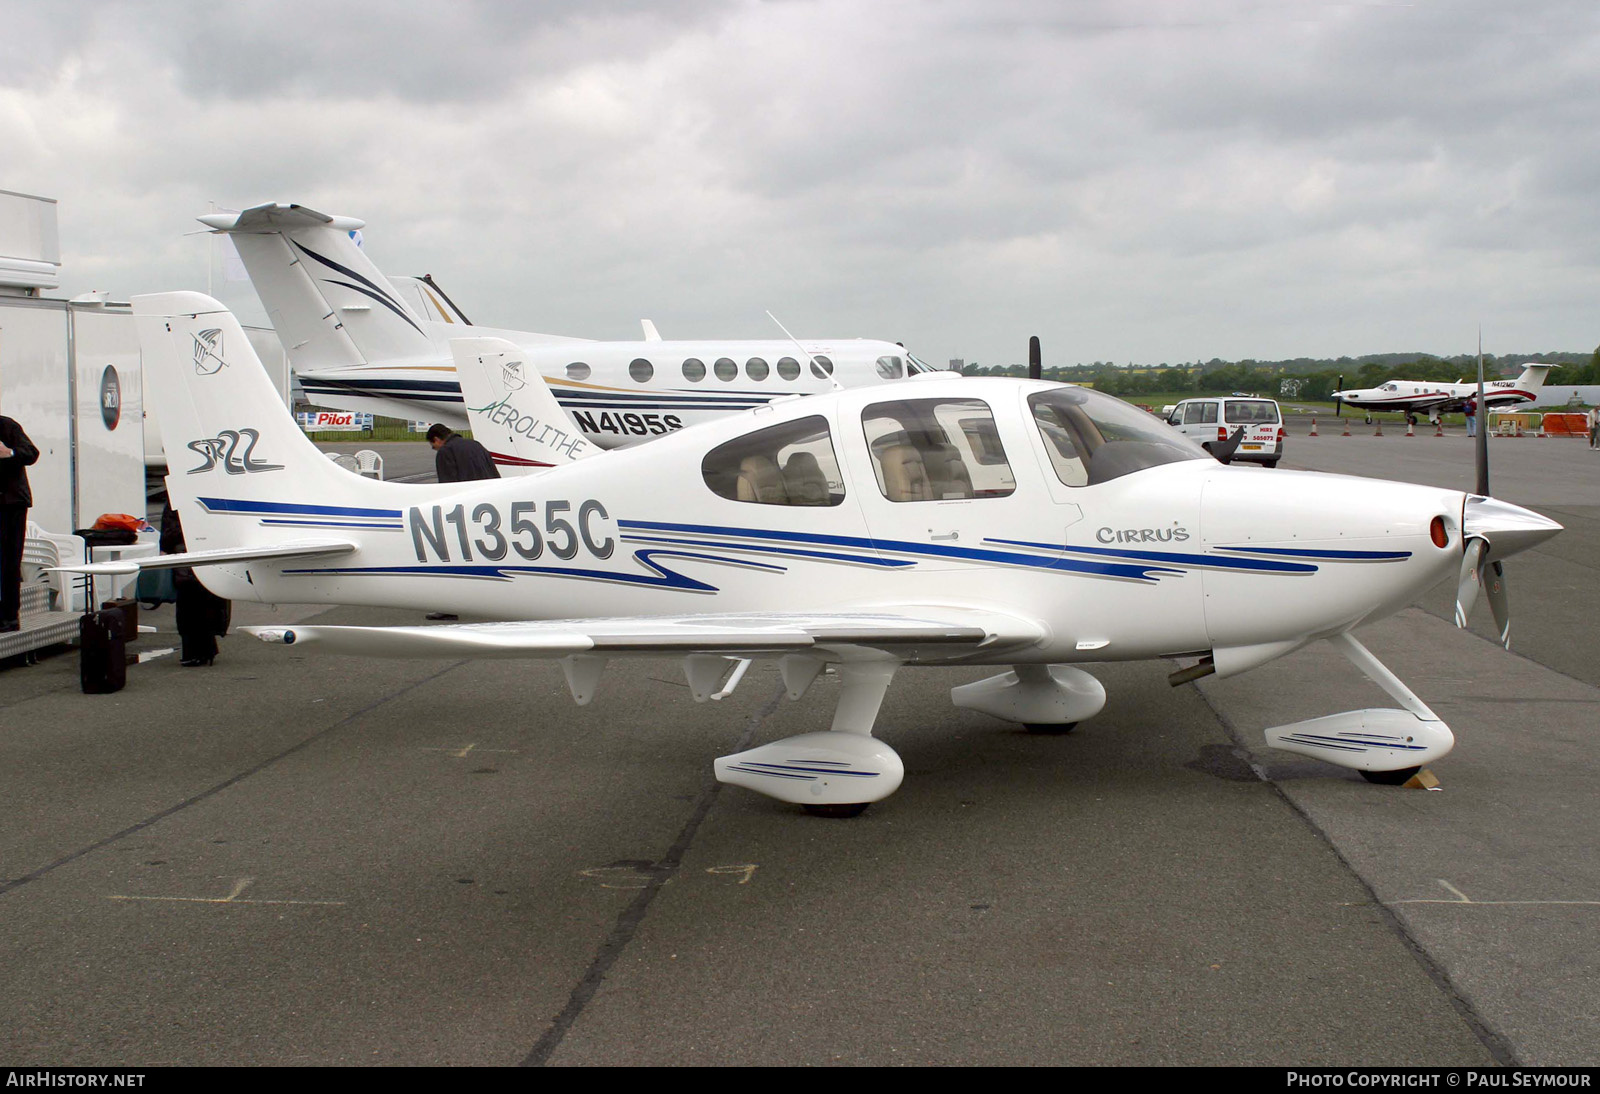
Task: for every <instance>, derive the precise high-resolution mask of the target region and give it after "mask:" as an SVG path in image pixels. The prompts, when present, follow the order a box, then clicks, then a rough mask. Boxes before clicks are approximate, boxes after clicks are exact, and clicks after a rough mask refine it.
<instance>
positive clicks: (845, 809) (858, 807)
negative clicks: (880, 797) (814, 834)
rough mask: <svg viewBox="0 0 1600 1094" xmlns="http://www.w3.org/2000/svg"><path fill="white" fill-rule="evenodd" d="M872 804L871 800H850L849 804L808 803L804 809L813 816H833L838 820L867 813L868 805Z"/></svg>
mask: <svg viewBox="0 0 1600 1094" xmlns="http://www.w3.org/2000/svg"><path fill="white" fill-rule="evenodd" d="M871 804H872V803H871V802H850V803H848V804H834V805H810V804H806V805H804V809H805V811H806V812H807V813H810V814H811V815H812V816H813V817H833V818H834V819H836V820H848V819H850V818H851V817H859V816H860V815H861V814H863V813H865V812H866V811H867V806H869V805H871Z"/></svg>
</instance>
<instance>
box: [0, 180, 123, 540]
mask: <svg viewBox="0 0 1600 1094" xmlns="http://www.w3.org/2000/svg"><path fill="white" fill-rule="evenodd" d="M57 246H58V245H57V242H56V222H55V202H54V201H53V200H51V199H49V198H38V197H30V196H28V195H25V194H11V193H6V192H3V191H0V414H5V415H6V416H7V417H9V418H15V419H16V420H17V421H18V422H19V423H20V424H21V425H22V428H23V429H24V430H25V431H26V432H27V434H28V436H29V438H31V439H32V441H33V443H34V444H35V445H37V446H38V448H39V462H38V463H37V464H35V465H34V466H33V467H30V468H29V469H28V481H29V483H30V484H31V485H32V487H33V509H32V511H31V512H30V513H29V514H28V516H29V519H30V520H32V521H34V522H35V523H37V524H40V525H42V526H43V527H45V528H46V529H48V530H50V531H52V532H71V531H72V530H73V529H75V528H86V527H88V526H89V525H91V524H93V523H94V520H95V518H96V517H98V516H99V515H100V514H101V513H134V514H136V515H142V514H143V512H144V393H143V380H142V376H141V372H140V368H139V340H138V338H137V337H136V335H135V334H134V328H133V314H132V312H131V311H130V309H129V308H128V306H127V305H126V304H108V303H104V302H101V301H98V300H95V301H89V300H77V301H75V300H58V299H50V298H48V297H44V296H42V295H40V293H41V291H42V290H44V289H47V288H54V287H55V286H56V284H57V283H58V281H57V278H58V276H59V270H60V255H59V251H58V250H57Z"/></svg>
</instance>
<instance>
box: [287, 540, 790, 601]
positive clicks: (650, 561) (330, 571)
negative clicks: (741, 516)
mask: <svg viewBox="0 0 1600 1094" xmlns="http://www.w3.org/2000/svg"><path fill="white" fill-rule="evenodd" d="M657 556H661V557H666V558H688V559H697V560H699V561H702V562H722V563H727V564H729V565H733V566H743V567H746V568H749V569H756V570H771V571H774V572H776V573H783V572H784V568H783V567H782V566H769V565H767V564H766V563H764V562H751V561H750V560H748V559H742V558H722V557H719V556H717V555H705V554H698V553H696V552H693V551H665V550H654V551H635V552H634V555H633V557H634V559H635V560H636V561H638V562H642V563H644V564H645V565H646V566H648V567H650V568H651V569H652V570H654V571H655V574H654V575H651V574H625V573H620V572H618V571H615V570H588V569H582V568H579V567H568V566H525V565H520V564H519V565H514V566H506V565H500V564H496V563H486V564H482V565H477V564H473V565H464V564H446V565H443V566H426V565H424V566H352V567H322V568H317V569H304V570H285V571H283V572H284V573H285V574H304V575H318V574H326V575H329V576H335V577H338V576H346V575H349V576H388V577H439V576H449V577H475V578H487V579H490V580H497V581H509V580H510V579H511V577H512V575H514V574H540V575H543V576H545V577H567V578H578V579H583V580H589V581H604V582H608V583H611V584H620V585H638V586H645V587H649V588H658V589H682V590H684V591H685V592H695V593H715V592H719V591H720V590H719V589H718V588H717V587H716V586H715V585H708V584H706V583H705V582H704V581H699V580H697V579H695V578H692V577H689V576H688V575H686V574H680V573H678V572H677V571H675V570H669V569H667V568H666V567H665V566H662V565H660V564H659V563H657V562H655V561H654V559H655V558H656V557H657Z"/></svg>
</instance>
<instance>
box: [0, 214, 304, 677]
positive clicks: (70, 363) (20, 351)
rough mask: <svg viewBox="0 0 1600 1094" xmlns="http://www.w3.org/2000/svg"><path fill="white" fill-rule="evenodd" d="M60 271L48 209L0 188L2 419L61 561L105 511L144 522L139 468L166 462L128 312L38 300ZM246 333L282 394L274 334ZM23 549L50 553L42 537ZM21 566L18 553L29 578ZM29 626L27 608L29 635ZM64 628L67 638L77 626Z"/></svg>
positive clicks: (102, 590)
mask: <svg viewBox="0 0 1600 1094" xmlns="http://www.w3.org/2000/svg"><path fill="white" fill-rule="evenodd" d="M60 271H61V254H60V244H59V242H58V235H57V225H56V202H55V200H54V199H52V198H44V197H35V196H33V195H30V194H18V193H13V192H10V191H5V190H0V414H4V415H6V416H7V417H9V418H14V419H16V420H17V422H18V423H20V424H21V426H22V428H23V429H24V431H26V432H27V434H28V437H29V439H31V440H32V441H33V443H34V444H35V445H36V446H38V449H39V462H38V463H36V464H34V465H33V466H32V467H30V468H28V481H29V484H30V486H31V487H32V489H33V507H32V509H30V510H29V513H28V519H29V520H30V521H31V522H32V523H33V524H36V525H38V526H39V528H40V529H41V530H42V531H43V532H44V533H47V534H48V536H49V538H50V541H51V542H53V543H54V544H55V545H56V550H57V553H59V554H60V555H61V556H63V557H65V556H66V555H68V554H70V553H72V552H73V551H81V550H82V549H83V548H82V546H81V544H82V543H83V541H82V540H81V539H78V538H76V537H74V536H73V535H72V533H73V532H74V531H76V530H77V529H80V528H88V527H90V526H92V525H93V524H94V522H95V520H96V519H97V518H98V517H99V516H100V515H101V514H102V513H131V514H133V515H135V516H144V514H145V505H146V502H145V471H146V465H147V463H148V464H149V465H150V466H151V468H152V469H153V470H155V471H157V472H158V473H159V471H160V470H162V469H163V465H164V464H165V462H166V461H165V458H164V456H163V455H162V452H161V444H160V435H159V433H158V432H156V430H155V428H154V423H153V422H151V421H150V420H149V419H148V416H147V415H146V413H145V409H144V391H143V386H144V385H143V373H142V369H141V367H140V362H139V339H138V336H137V334H136V333H135V329H134V323H133V312H132V310H131V308H130V307H129V306H128V305H127V304H119V303H110V302H107V301H105V300H104V299H101V297H102V296H103V294H99V293H91V294H88V295H86V296H82V297H78V298H76V299H72V300H64V299H58V298H52V297H47V296H45V295H44V293H45V292H46V291H48V290H51V289H55V288H57V287H58V286H59V285H60ZM168 287H170V286H151V289H152V290H154V289H159V288H168ZM249 335H250V341H251V343H252V344H253V345H254V346H255V348H256V351H257V353H258V354H259V355H260V357H261V359H262V360H263V361H264V362H266V363H267V365H268V369H269V371H271V372H272V373H273V379H274V383H275V386H277V388H278V390H279V392H280V393H283V394H285V395H286V394H287V393H288V390H289V371H288V365H287V360H286V358H285V355H284V353H283V350H282V348H281V346H280V345H279V344H278V340H277V337H276V335H275V334H274V333H273V332H272V331H270V330H265V331H263V330H251V331H249ZM143 538H144V539H145V540H146V541H147V542H146V544H145V545H142V546H141V548H140V549H141V550H150V551H153V550H155V536H154V534H153V533H152V534H147V535H146V536H145V537H143ZM30 544H31V546H34V547H37V549H38V551H43V550H49V549H50V546H49V544H48V543H46V542H45V541H44V540H43V539H42V538H41V539H40V540H39V541H38V542H37V543H36V544H35V543H33V541H30ZM102 550H104V549H102ZM35 553H37V551H36V552H35ZM28 561H29V555H28V554H25V555H24V569H25V570H27V569H28V566H27V563H28ZM55 585H56V587H57V594H56V595H54V596H53V597H52V598H51V599H52V600H53V601H54V604H53V606H54V607H55V608H57V609H68V610H71V609H76V610H82V607H83V604H84V599H83V597H82V596H81V595H78V596H74V595H71V593H72V586H71V583H70V582H66V581H64V580H59V579H58V580H57V581H56V582H55ZM63 594H65V595H63ZM107 595H115V589H113V588H106V587H101V586H97V587H96V589H95V590H94V598H95V599H101V598H103V597H105V596H107ZM34 599H37V598H34ZM35 614H37V611H36V612H35ZM27 616H28V606H27V605H26V604H25V605H24V626H25V629H27V624H28V618H27ZM39 622H40V621H39V620H38V619H35V623H39ZM71 623H72V626H71V628H70V630H71V633H72V634H74V635H75V634H76V618H75V617H73V618H72V620H71ZM34 629H35V632H36V633H35V634H34V635H33V636H32V638H31V639H30V638H27V637H22V638H19V637H16V636H12V635H6V636H0V656H6V655H9V654H12V653H18V652H22V651H23V650H25V649H32V648H36V647H37V646H40V645H45V644H48V642H47V641H45V640H42V639H44V637H45V636H44V635H43V634H41V633H37V632H38V630H39V628H37V627H35V628H34ZM68 629H69V628H68V627H67V625H66V621H65V620H55V621H54V623H53V625H52V627H51V629H50V635H51V637H50V639H49V640H53V641H60V640H61V639H62V638H63V637H65V636H66V633H67V631H68ZM56 632H60V633H59V634H57V633H56ZM13 647H15V648H13Z"/></svg>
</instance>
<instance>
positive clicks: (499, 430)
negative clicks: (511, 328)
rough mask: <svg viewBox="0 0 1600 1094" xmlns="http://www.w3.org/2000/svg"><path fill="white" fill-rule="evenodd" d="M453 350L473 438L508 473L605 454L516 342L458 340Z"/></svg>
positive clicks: (527, 471) (537, 469)
mask: <svg viewBox="0 0 1600 1094" xmlns="http://www.w3.org/2000/svg"><path fill="white" fill-rule="evenodd" d="M450 351H451V353H452V354H453V355H454V357H455V363H456V378H457V379H458V380H459V381H460V383H461V398H462V400H463V401H464V402H465V403H466V407H467V419H468V421H470V422H471V425H472V436H473V439H474V440H476V441H477V442H478V443H479V444H481V445H483V446H484V447H485V448H487V449H488V450H489V454H490V455H491V456H492V457H493V458H494V462H495V463H496V464H497V465H499V466H500V468H501V470H502V472H503V473H507V474H512V475H524V474H528V473H530V472H534V471H539V470H542V469H544V468H547V467H557V466H560V465H562V464H567V463H572V462H573V461H574V460H581V459H586V458H588V457H590V456H597V455H599V454H600V449H598V448H596V447H595V446H594V445H592V444H590V443H589V442H588V441H586V440H584V439H583V434H582V432H580V431H579V429H578V425H577V423H576V422H574V421H573V420H572V418H571V416H570V415H568V413H567V412H566V410H564V409H563V408H562V406H561V404H560V403H558V402H556V398H555V396H554V395H552V394H551V393H550V388H549V387H548V386H547V385H546V384H545V382H544V377H543V376H541V375H539V370H538V369H536V368H534V367H533V366H532V365H531V364H529V363H528V360H527V354H526V353H524V352H523V351H522V350H521V349H519V348H518V347H517V346H516V345H514V344H513V343H511V342H508V341H506V340H505V339H504V338H452V339H451V340H450Z"/></svg>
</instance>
